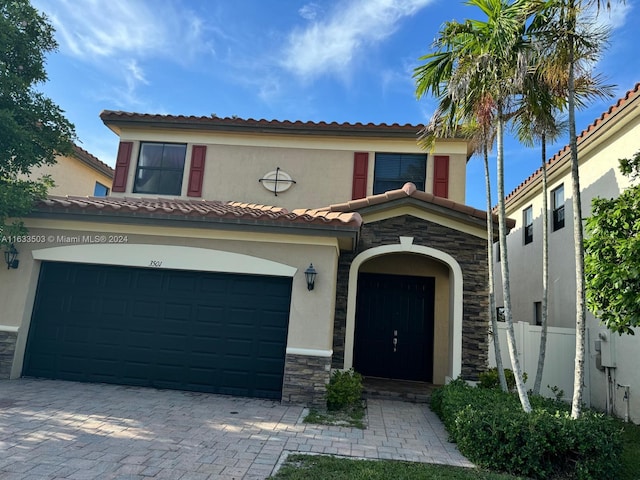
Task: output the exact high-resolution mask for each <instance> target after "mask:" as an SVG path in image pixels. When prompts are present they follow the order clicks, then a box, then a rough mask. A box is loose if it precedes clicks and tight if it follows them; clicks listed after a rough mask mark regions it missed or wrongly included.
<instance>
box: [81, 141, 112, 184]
mask: <svg viewBox="0 0 640 480" xmlns="http://www.w3.org/2000/svg"><path fill="white" fill-rule="evenodd" d="M73 154H74V155H75V156H76V158H78V159H79V160H80V161H82V162H84V163H86V164H87V165H89V166H90V167H92V168H94V169H96V170H98V171H99V172H101V173H104V174H105V175H107V176H109V177H111V178H113V174H114V173H115V171H114V170H113V168H111V167H110V166H109V165H107V164H106V163H104V162H102V161H100V160H99V159H98V158H97V157H95V156H94V155H91V154H90V153H89V152H87V151H86V150H85V149H84V148H81V147H79V146H78V145H74V146H73Z"/></svg>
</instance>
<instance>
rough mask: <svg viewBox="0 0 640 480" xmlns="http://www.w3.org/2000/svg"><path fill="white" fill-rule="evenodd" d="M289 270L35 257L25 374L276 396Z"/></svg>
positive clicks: (278, 394)
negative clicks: (213, 269) (247, 271)
mask: <svg viewBox="0 0 640 480" xmlns="http://www.w3.org/2000/svg"><path fill="white" fill-rule="evenodd" d="M290 300H291V279H290V278H283V277H268V276H258V275H238V274H230V273H210V272H192V271H179V270H155V269H146V268H130V267H116V266H106V265H85V264H74V263H49V262H43V264H42V268H41V271H40V279H39V284H38V291H37V294H36V300H35V305H34V310H33V316H32V319H31V327H30V329H29V336H28V341H27V348H26V354H25V362H24V369H23V374H24V375H27V376H34V377H46V378H56V379H63V380H74V381H87V382H105V383H117V384H124V385H138V386H146V387H156V388H170V389H176V390H192V391H200V392H211V393H224V394H230V395H242V396H251V397H265V398H275V399H280V397H281V392H282V379H283V375H284V361H285V349H286V343H287V329H288V323H289V304H290Z"/></svg>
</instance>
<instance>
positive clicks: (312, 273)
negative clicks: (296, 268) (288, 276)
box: [304, 263, 318, 290]
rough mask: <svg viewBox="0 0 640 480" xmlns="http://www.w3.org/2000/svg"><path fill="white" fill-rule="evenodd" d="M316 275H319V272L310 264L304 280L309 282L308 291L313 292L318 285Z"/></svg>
mask: <svg viewBox="0 0 640 480" xmlns="http://www.w3.org/2000/svg"><path fill="white" fill-rule="evenodd" d="M316 275H318V272H316V269H315V268H313V263H310V264H309V267H308V268H307V269H306V270H305V271H304V278H305V279H306V280H307V289H308V290H313V287H314V286H315V284H316Z"/></svg>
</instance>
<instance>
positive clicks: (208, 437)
mask: <svg viewBox="0 0 640 480" xmlns="http://www.w3.org/2000/svg"><path fill="white" fill-rule="evenodd" d="M367 410H368V412H367V415H368V419H367V420H368V424H369V427H368V428H367V429H366V430H359V429H352V428H344V427H328V426H318V425H307V424H303V423H302V414H303V408H302V407H299V406H282V405H280V404H279V403H278V402H273V401H268V400H257V399H248V398H238V397H227V396H222V395H210V394H201V393H190V392H179V391H171V390H154V389H149V388H136V387H124V386H116V385H103V384H87V383H74V382H63V381H53V380H37V379H20V380H11V381H7V380H3V381H0V478H2V479H3V480H14V479H15V480H43V479H74V480H90V479H123V480H124V479H171V480H196V479H197V480H199V479H202V480H204V479H207V480H213V479H226V480H231V479H264V478H266V477H268V476H269V475H271V474H272V472H273V470H274V467H276V465H277V464H278V462H279V461H281V460H282V459H283V458H284V457H285V456H286V454H287V453H291V452H313V453H324V454H336V455H345V456H350V457H361V458H372V459H374V458H383V459H398V460H409V461H414V462H431V463H442V464H449V465H461V466H471V463H470V462H468V461H467V460H466V459H465V458H464V457H463V456H462V455H461V454H460V453H459V452H458V451H457V449H456V447H455V446H454V445H452V444H450V443H448V442H447V440H446V439H447V435H446V432H445V431H444V429H443V427H442V424H441V423H440V421H439V420H438V418H437V417H436V416H435V415H434V414H433V413H432V412H431V411H430V410H429V409H428V407H427V406H426V405H423V404H411V403H403V402H398V401H391V400H369V401H368V409H367Z"/></svg>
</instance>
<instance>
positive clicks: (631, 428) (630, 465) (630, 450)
mask: <svg viewBox="0 0 640 480" xmlns="http://www.w3.org/2000/svg"><path fill="white" fill-rule="evenodd" d="M622 426H623V430H622V441H623V443H624V449H623V450H622V471H621V472H620V477H619V480H640V425H634V424H633V423H623V424H622Z"/></svg>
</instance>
